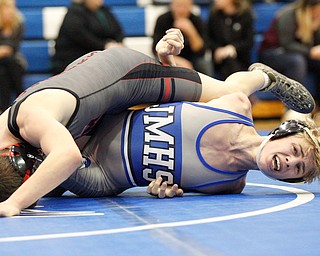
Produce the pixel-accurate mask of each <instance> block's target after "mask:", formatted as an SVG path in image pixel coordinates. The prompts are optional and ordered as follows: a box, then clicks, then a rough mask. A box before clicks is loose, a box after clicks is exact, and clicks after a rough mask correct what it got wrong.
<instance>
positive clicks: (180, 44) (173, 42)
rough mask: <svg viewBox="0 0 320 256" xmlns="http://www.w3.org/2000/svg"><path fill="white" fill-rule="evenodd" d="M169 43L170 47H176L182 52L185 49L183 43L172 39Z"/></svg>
mask: <svg viewBox="0 0 320 256" xmlns="http://www.w3.org/2000/svg"><path fill="white" fill-rule="evenodd" d="M167 43H168V45H171V46H173V47H175V48H176V49H180V50H181V49H183V47H184V44H183V43H180V42H177V41H175V40H171V39H169V40H167Z"/></svg>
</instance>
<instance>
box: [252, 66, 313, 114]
mask: <svg viewBox="0 0 320 256" xmlns="http://www.w3.org/2000/svg"><path fill="white" fill-rule="evenodd" d="M249 70H250V71H252V70H262V71H263V72H265V73H266V74H267V75H268V76H269V77H270V79H271V80H272V83H271V85H270V86H269V87H268V88H266V89H263V90H262V91H269V92H271V93H272V94H274V95H275V96H276V97H277V98H278V99H280V100H281V101H282V102H283V103H284V104H285V105H286V106H287V107H288V108H290V109H292V110H294V111H297V112H299V113H303V114H308V113H311V112H312V111H313V110H314V108H315V101H314V99H313V97H312V95H311V93H310V92H309V91H308V90H307V89H306V88H305V87H304V86H303V85H302V84H300V83H299V82H297V81H295V80H293V79H290V78H288V77H286V76H284V75H282V74H280V73H279V72H277V71H275V70H274V69H272V68H270V67H268V66H266V65H264V64H262V63H254V64H252V65H251V66H250V67H249Z"/></svg>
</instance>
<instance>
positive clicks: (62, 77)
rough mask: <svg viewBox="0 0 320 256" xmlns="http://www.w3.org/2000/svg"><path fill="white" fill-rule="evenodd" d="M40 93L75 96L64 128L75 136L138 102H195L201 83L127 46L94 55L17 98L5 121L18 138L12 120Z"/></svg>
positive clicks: (188, 73)
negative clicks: (54, 91) (58, 91)
mask: <svg viewBox="0 0 320 256" xmlns="http://www.w3.org/2000/svg"><path fill="white" fill-rule="evenodd" d="M44 89H62V90H66V91H68V92H70V93H71V94H73V95H74V96H75V97H76V99H77V107H76V109H75V112H74V113H73V115H72V117H71V118H70V120H69V122H68V124H67V126H66V127H67V128H68V130H69V131H70V133H71V134H72V136H73V137H74V138H78V137H80V136H82V135H86V134H88V133H90V131H91V129H92V128H93V127H94V126H95V124H96V123H97V122H98V120H99V119H100V118H101V117H102V115H103V114H105V113H116V112H120V111H123V110H125V109H127V108H128V107H130V106H133V105H137V104H142V103H160V102H172V101H181V100H188V101H198V100H199V98H200V95H201V80H200V77H199V75H198V73H197V72H195V71H193V70H189V69H185V68H177V67H168V66H163V65H161V63H159V62H157V61H156V60H154V59H153V58H151V57H149V56H147V55H145V54H143V53H140V52H137V51H134V50H131V49H128V48H112V49H109V50H105V51H98V52H92V53H89V54H87V55H85V56H83V57H81V58H79V59H78V60H76V61H74V62H73V63H71V64H70V65H69V66H68V67H67V68H66V71H64V72H63V73H61V74H59V75H57V76H54V77H51V78H49V79H47V80H44V81H42V82H40V83H38V84H35V85H34V86H32V87H30V88H28V89H27V90H26V91H25V92H23V93H22V94H21V95H20V96H19V97H18V98H17V99H16V101H15V102H14V103H13V105H12V106H11V108H10V112H9V118H8V127H9V129H10V131H11V132H12V133H13V134H14V135H15V136H16V137H18V138H20V139H22V138H21V136H20V133H19V127H18V125H17V122H16V117H17V113H18V110H19V106H20V104H21V103H22V102H23V101H24V100H25V99H26V98H27V97H28V96H29V95H31V94H33V93H35V92H38V91H40V90H44ZM57 104H59V103H58V100H57ZM22 140H23V139H22Z"/></svg>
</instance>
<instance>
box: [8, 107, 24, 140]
mask: <svg viewBox="0 0 320 256" xmlns="http://www.w3.org/2000/svg"><path fill="white" fill-rule="evenodd" d="M19 106H20V104H14V105H12V106H11V107H10V109H9V114H8V129H9V131H10V132H11V133H12V134H13V135H14V136H15V137H16V138H18V139H21V140H22V141H24V139H23V138H22V136H21V135H20V131H19V130H20V129H19V126H18V124H17V115H18V109H19Z"/></svg>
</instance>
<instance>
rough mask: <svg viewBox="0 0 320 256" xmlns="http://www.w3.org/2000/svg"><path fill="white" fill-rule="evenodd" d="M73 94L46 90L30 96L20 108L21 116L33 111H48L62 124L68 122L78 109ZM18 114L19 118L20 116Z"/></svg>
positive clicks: (59, 90) (58, 90)
mask: <svg viewBox="0 0 320 256" xmlns="http://www.w3.org/2000/svg"><path fill="white" fill-rule="evenodd" d="M76 104H77V100H76V98H75V96H74V95H73V94H71V93H70V92H68V91H65V90H61V89H45V90H41V91H38V92H36V93H33V94H31V95H30V96H28V97H27V98H26V99H25V100H24V101H23V102H22V104H21V106H20V108H19V114H20V113H22V112H24V113H26V112H31V111H40V110H43V111H48V112H50V113H51V114H52V115H53V116H55V118H56V119H57V120H59V121H60V122H61V123H64V122H65V121H68V120H69V118H70V116H71V115H72V114H73V112H74V110H75V108H76ZM19 114H18V116H19Z"/></svg>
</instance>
